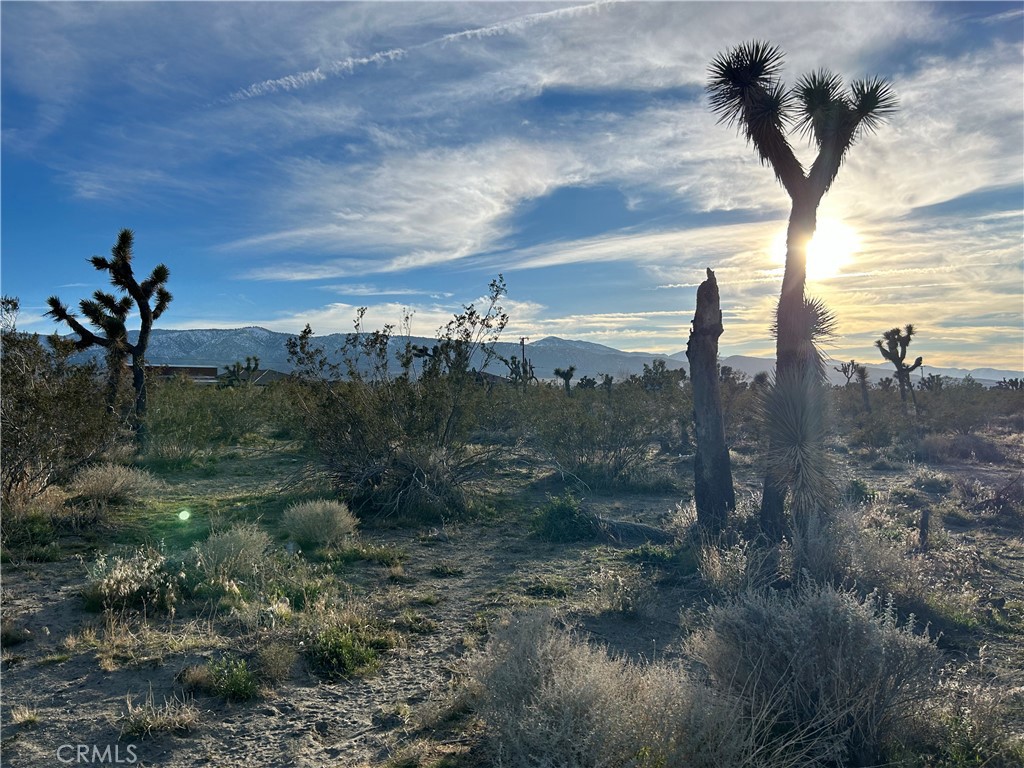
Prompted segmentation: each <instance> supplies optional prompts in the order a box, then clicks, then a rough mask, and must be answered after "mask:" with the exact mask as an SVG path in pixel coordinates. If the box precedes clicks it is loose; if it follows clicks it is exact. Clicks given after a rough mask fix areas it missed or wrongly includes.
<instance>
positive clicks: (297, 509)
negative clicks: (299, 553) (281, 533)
mask: <svg viewBox="0 0 1024 768" xmlns="http://www.w3.org/2000/svg"><path fill="white" fill-rule="evenodd" d="M358 524H359V521H358V520H356V517H355V515H353V514H352V513H351V512H349V510H348V507H347V506H346V505H345V504H344V503H343V502H340V501H331V500H328V499H317V500H315V501H303V502H299V503H298V504H292V505H291V506H290V507H288V508H287V509H286V510H285V511H284V518H283V520H282V525H283V526H284V529H285V530H286V531H288V535H289V536H290V537H291V538H292V539H294V540H295V541H297V542H298V543H299V544H301V545H303V546H316V547H325V546H331V545H334V544H339V543H341V542H342V541H343V540H344V539H345V538H347V537H348V536H351V535H352V534H354V533H355V532H356V527H357V526H358Z"/></svg>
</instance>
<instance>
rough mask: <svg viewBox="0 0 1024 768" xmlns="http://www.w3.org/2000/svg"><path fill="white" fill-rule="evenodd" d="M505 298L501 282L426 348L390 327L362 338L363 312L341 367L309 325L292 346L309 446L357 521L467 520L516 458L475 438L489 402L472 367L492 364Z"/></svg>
mask: <svg viewBox="0 0 1024 768" xmlns="http://www.w3.org/2000/svg"><path fill="white" fill-rule="evenodd" d="M504 292H505V287H504V283H503V282H502V281H501V280H500V278H499V280H496V281H494V282H492V283H491V293H490V301H489V304H488V306H487V307H486V309H484V310H483V311H482V312H481V311H479V310H477V309H476V308H475V307H474V306H472V305H470V306H468V307H466V309H465V310H464V311H463V312H462V313H461V314H459V315H457V316H456V317H455V318H453V319H452V320H451V321H450V322H449V323H448V324H447V325H446V326H444V327H443V328H441V329H440V330H439V331H438V340H437V344H436V345H434V346H433V347H432V348H430V349H427V348H420V347H416V346H414V345H413V344H412V343H411V342H410V341H409V340H408V338H407V339H406V341H405V344H404V345H402V344H400V343H398V340H397V339H396V338H395V337H394V328H393V327H392V326H385V328H384V329H382V330H378V331H374V332H372V333H365V332H363V330H362V328H361V322H362V315H363V311H362V310H361V311H360V313H359V315H358V316H357V319H356V327H355V331H354V333H351V334H348V335H347V336H346V341H345V344H344V345H343V347H342V348H341V350H340V351H339V352H338V353H337V355H336V356H335V358H339V357H340V360H341V362H340V363H335V362H332V361H331V358H329V356H328V354H327V353H326V352H325V351H324V350H323V349H320V348H317V347H316V346H315V345H314V344H313V342H312V335H313V332H312V330H311V329H310V328H309V327H308V326H307V327H306V329H305V330H304V331H303V332H302V334H300V335H299V336H298V337H297V338H294V339H290V340H289V342H288V349H289V356H290V359H291V360H292V362H293V363H294V364H295V366H296V368H297V381H296V382H295V383H294V385H293V387H292V390H291V391H292V392H293V393H294V394H295V399H296V407H297V410H298V411H299V413H300V418H301V420H302V424H303V432H304V436H305V441H306V443H307V445H308V446H309V447H310V448H311V449H312V451H313V453H314V454H315V456H316V461H317V463H318V464H319V465H320V467H321V468H322V469H323V471H324V472H325V473H326V474H327V475H328V476H329V477H330V478H331V480H332V481H333V483H334V485H335V487H336V489H337V490H338V491H339V493H341V494H342V495H343V496H344V497H345V498H346V499H347V501H348V502H349V506H350V508H351V509H352V510H353V511H354V512H356V513H357V514H358V515H360V516H362V515H364V514H374V515H381V516H396V517H399V518H406V519H412V520H425V519H433V520H436V519H438V518H441V519H445V518H449V517H452V516H457V515H460V514H464V513H465V512H467V511H468V510H469V508H470V507H471V506H472V503H473V501H474V499H475V498H476V497H477V495H478V494H479V492H480V491H481V489H482V487H483V483H484V482H485V481H488V480H492V479H493V478H494V476H495V474H496V473H497V472H499V471H500V470H501V468H502V467H503V466H505V465H506V464H507V463H508V461H509V460H510V459H511V458H513V456H514V454H515V450H514V448H512V447H509V446H507V445H501V446H495V445H490V446H482V445H480V444H477V443H475V442H473V439H472V438H473V435H474V433H475V431H476V429H477V427H478V425H479V423H480V421H481V418H482V417H481V413H483V412H485V411H487V409H488V407H489V402H490V396H489V394H488V391H487V387H486V386H485V385H484V384H483V383H482V381H481V379H480V377H479V376H478V374H477V372H476V371H475V370H472V369H471V365H474V364H475V365H479V366H480V369H481V370H483V369H484V368H485V367H486V366H487V364H488V363H489V362H491V361H492V360H493V359H494V357H495V355H494V343H495V342H496V341H497V339H498V336H499V334H500V332H501V330H502V329H503V328H504V326H505V323H506V321H507V316H506V315H505V314H504V313H502V311H501V307H500V306H499V304H498V302H499V300H500V298H501V296H502V295H504ZM406 320H408V318H407V319H406ZM396 348H397V349H398V352H397V354H396V352H395V350H396Z"/></svg>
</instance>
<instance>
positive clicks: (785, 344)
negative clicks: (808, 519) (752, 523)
mask: <svg viewBox="0 0 1024 768" xmlns="http://www.w3.org/2000/svg"><path fill="white" fill-rule="evenodd" d="M782 61H783V54H782V51H781V50H780V49H779V48H777V47H776V46H773V45H770V44H768V43H766V42H758V41H754V42H749V43H743V44H741V45H739V46H737V47H735V48H733V49H731V50H729V51H726V52H725V53H723V54H720V55H719V56H718V57H717V58H715V59H714V61H712V62H711V66H710V68H709V79H708V84H707V91H708V95H709V100H710V104H711V109H712V110H713V111H714V112H715V113H716V114H717V115H718V116H719V121H720V122H723V123H725V124H727V125H736V126H738V127H739V128H740V130H741V131H742V132H743V133H744V135H745V137H746V139H747V141H749V142H750V143H751V144H753V145H754V148H755V150H756V151H757V154H758V156H759V157H760V158H761V162H762V163H763V164H765V165H770V166H771V168H772V170H773V171H774V173H775V177H776V178H777V179H778V181H779V183H780V184H782V186H783V187H784V188H785V190H786V192H787V193H788V195H789V197H790V200H791V203H792V207H791V209H790V216H789V229H788V232H787V235H786V268H785V272H784V275H783V279H782V291H781V295H780V297H779V304H778V310H777V315H776V323H775V331H776V374H775V383H776V386H785V387H791V388H794V389H801V388H805V387H806V386H807V385H805V384H804V382H803V381H802V379H804V378H806V377H819V378H820V377H823V374H824V371H823V370H822V368H821V361H820V358H819V356H818V354H817V350H816V349H815V348H814V344H813V340H814V336H815V332H816V330H817V329H819V328H820V327H821V326H822V324H823V323H822V321H823V320H824V318H823V312H824V306H823V305H822V304H821V303H820V302H814V301H810V300H808V299H807V297H806V296H805V295H804V286H805V283H806V280H807V243H808V242H809V241H810V239H811V237H812V236H813V235H814V231H815V229H816V227H817V211H818V205H819V203H820V202H821V199H822V198H823V197H824V195H825V193H826V192H827V191H828V190H829V188H830V187H831V186H832V183H833V182H834V181H835V178H836V175H837V174H838V173H839V168H840V166H841V165H842V163H843V160H844V159H845V157H846V153H847V152H848V151H849V149H850V147H851V146H853V144H854V143H855V142H856V141H857V139H858V138H859V137H860V136H861V135H862V134H864V133H866V132H870V131H872V130H874V129H875V128H877V127H878V126H879V124H880V123H881V122H883V121H884V120H885V118H886V117H887V116H888V115H889V114H890V113H892V111H893V110H894V109H895V108H896V99H895V97H894V95H893V93H892V90H891V86H890V84H889V83H888V82H887V81H885V80H883V79H881V78H877V77H875V78H871V79H867V80H856V81H854V82H852V83H851V84H850V88H849V90H848V91H846V90H844V88H843V83H842V79H841V78H840V77H839V76H838V75H834V74H832V73H831V72H829V71H827V70H825V69H820V70H817V71H815V72H811V73H809V74H807V75H804V76H803V77H801V78H800V79H799V80H798V81H797V83H796V86H795V87H793V88H792V89H788V88H787V87H786V86H785V85H784V84H783V83H782V81H781V80H780V79H779V71H780V69H781V66H782ZM791 127H795V128H797V129H799V130H800V131H801V132H803V133H804V134H806V135H807V136H808V137H809V138H810V140H811V141H812V142H813V144H814V145H815V147H816V148H817V150H818V154H817V157H816V158H815V159H814V162H813V163H812V164H811V167H810V169H809V170H807V171H805V170H804V168H803V166H802V165H801V163H800V161H799V160H798V159H797V157H796V155H795V154H794V152H793V149H792V147H791V146H790V143H789V140H788V138H787V136H786V134H787V132H788V131H789V129H790V128H791ZM811 400H812V402H817V401H819V400H820V398H816V397H815V398H811ZM804 407H811V403H807V404H805V406H804ZM772 450H775V448H774V446H772V447H771V448H770V452H771V451H772ZM770 464H771V462H770ZM786 490H787V483H786V482H785V481H784V479H783V478H782V477H781V476H779V475H775V474H773V473H772V472H771V471H769V473H768V476H767V477H766V478H765V488H764V496H763V501H762V507H761V519H762V524H763V525H764V527H765V528H766V529H769V530H774V531H776V532H777V533H781V532H782V519H783V518H782V515H783V511H782V510H783V500H784V496H785V492H786Z"/></svg>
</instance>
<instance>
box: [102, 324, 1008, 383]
mask: <svg viewBox="0 0 1024 768" xmlns="http://www.w3.org/2000/svg"><path fill="white" fill-rule="evenodd" d="M131 336H132V341H134V339H135V333H134V332H133V333H132V334H131ZM290 336H291V334H287V333H277V332H275V331H269V330H267V329H266V328H260V327H257V326H248V327H246V328H232V329H201V330H200V329H197V330H181V331H178V330H163V329H154V330H153V332H152V336H151V337H150V342H149V350H148V353H147V356H146V357H147V361H148V362H149V363H150V364H151V365H191V366H216V367H218V368H221V369H223V368H224V367H225V366H227V365H231V364H232V363H235V362H237V361H244V360H245V358H246V357H258V358H259V360H260V367H261V368H269V369H273V370H278V371H283V372H289V371H291V370H293V368H294V366H293V365H292V364H291V363H290V362H289V361H288V352H287V349H286V347H285V341H286V340H287V339H288V338H289V337H290ZM313 339H314V343H315V344H316V345H317V346H320V347H322V348H323V349H324V350H325V351H326V352H327V353H328V357H329V358H330V359H331V360H332V361H335V362H336V361H338V360H339V356H338V355H337V350H339V349H340V348H341V346H342V345H343V344H344V342H345V334H341V333H335V334H330V335H326V336H315V337H313ZM410 341H411V342H412V343H413V344H419V345H424V346H427V347H429V346H432V345H433V344H434V343H436V341H435V339H430V338H420V337H412V338H411V339H410ZM404 343H405V337H404V336H403V337H400V338H399V337H395V338H393V339H392V346H393V347H395V348H396V350H397V347H398V345H399V344H401V345H404ZM495 351H496V352H497V353H498V355H500V356H501V357H503V358H505V359H511V357H513V356H516V357H518V356H519V355H520V345H519V344H517V343H512V342H499V343H498V344H496V345H495ZM82 355H83V356H86V357H95V358H97V359H101V358H102V350H100V349H99V348H96V347H93V348H91V349H89V350H86V351H85V352H83V353H82ZM526 356H527V359H529V360H530V362H531V363H533V366H534V372H535V373H536V375H537V377H538V378H540V379H554V378H555V374H554V369H555V368H568V367H569V366H575V368H576V377H577V378H580V377H582V376H593V377H595V378H597V377H599V375H600V374H605V373H608V374H611V375H612V376H614V377H615V379H616V380H622V379H624V378H627V377H628V376H630V375H631V374H640V373H642V372H643V368H644V365H645V364H646V365H651V364H652V363H653V361H655V360H664V361H665V363H666V364H667V365H668V367H669V368H670V369H676V368H689V365H688V364H687V361H686V352H685V350H682V351H679V352H676V353H674V354H671V355H661V354H652V353H650V352H624V351H622V350H619V349H614V348H613V347H607V346H604V345H603V344H595V343H593V342H589V341H572V340H567V339H561V338H558V337H557V336H548V337H546V338H543V339H540V340H538V341H534V342H530V343H529V344H527V345H526ZM721 364H722V365H728V366H730V367H732V368H733V370H735V371H738V372H741V373H743V374H745V375H746V376H748V377H753V376H754V375H755V374H757V373H759V372H760V371H771V370H772V368H773V366H774V361H773V360H771V359H768V358H758V357H747V356H744V355H729V356H727V357H724V358H722V359H721ZM838 364H839V363H838V362H836V363H834V365H838ZM867 369H868V375H869V378H870V380H871V381H877V380H878V379H880V378H882V377H885V376H889V377H891V376H892V375H893V369H892V367H891V366H889V365H888V364H885V365H882V364H879V365H867ZM488 371H489V372H491V373H494V374H497V375H504V374H506V373H507V368H506V367H505V365H504V364H503V363H502V362H501V361H500V360H495V361H493V362H492V363H491V364H490V366H489V367H488ZM921 371H922V373H924V374H932V373H935V374H939V375H940V376H949V377H952V378H957V379H959V378H963V377H965V376H967V375H970V376H972V377H973V378H974V379H976V380H977V381H979V382H981V383H983V384H985V385H987V386H992V385H994V384H995V383H996V382H998V381H1001V380H1002V379H1004V378H1017V377H1021V376H1022V375H1024V374H1022V373H1021V372H1020V371H1010V370H1000V369H995V368H974V369H971V370H966V369H963V368H933V367H931V366H927V365H926V366H924V367H923V368H922V369H921ZM916 376H917V374H915V377H916ZM829 378H830V380H831V381H832V383H833V384H842V383H845V381H846V380H845V378H844V377H843V376H842V374H840V373H838V372H837V371H834V370H832V366H831V365H830V366H829Z"/></svg>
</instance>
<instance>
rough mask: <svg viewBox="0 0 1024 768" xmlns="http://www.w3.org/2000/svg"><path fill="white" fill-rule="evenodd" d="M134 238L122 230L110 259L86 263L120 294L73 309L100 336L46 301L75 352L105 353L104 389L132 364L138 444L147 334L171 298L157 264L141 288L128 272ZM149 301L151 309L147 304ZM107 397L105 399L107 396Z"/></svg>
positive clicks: (56, 302)
mask: <svg viewBox="0 0 1024 768" xmlns="http://www.w3.org/2000/svg"><path fill="white" fill-rule="evenodd" d="M133 240H134V234H133V233H132V231H131V230H130V229H122V230H121V232H120V233H119V234H118V236H117V243H116V244H115V245H114V247H113V248H111V250H110V253H111V258H109V259H107V258H104V257H103V256H93V257H92V258H91V259H90V261H91V262H92V265H93V266H94V267H95V268H96V269H97V270H98V271H100V272H104V271H106V272H108V273H110V284H111V285H113V286H114V287H115V288H117V289H118V290H119V291H121V292H122V293H124V294H126V295H124V296H122V297H121V298H120V299H118V298H117V297H115V296H114V295H113V294H112V293H105V292H104V291H96V292H95V293H94V294H93V297H92V299H83V300H82V301H81V302H79V305H78V306H79V308H80V309H81V311H82V314H83V315H85V317H86V318H87V319H88V321H89V322H90V323H91V324H92V325H93V326H94V327H96V328H97V329H98V330H99V331H101V332H102V335H98V334H96V333H93V332H92V331H90V330H89V329H88V328H86V327H85V326H84V325H82V323H80V322H79V321H78V318H77V317H76V316H75V315H74V314H72V313H71V312H69V311H68V308H67V306H66V305H65V304H64V303H63V302H61V300H60V299H59V298H57V297H56V296H51V297H50V298H49V299H47V304H49V305H50V311H49V312H47V313H46V314H48V315H49V316H50V317H52V318H53V319H54V320H57V321H58V322H62V323H66V324H67V325H68V327H70V328H71V330H72V331H74V332H75V333H76V334H77V335H78V341H76V342H75V347H76V348H77V349H80V350H81V349H87V348H89V347H92V346H99V347H103V348H104V349H105V350H106V351H107V363H108V365H110V366H111V374H110V376H111V379H110V382H111V384H110V386H115V385H114V381H115V379H114V377H115V376H118V375H120V368H121V366H122V365H123V363H124V359H125V358H126V357H127V356H128V355H131V358H132V385H133V387H134V389H135V426H136V430H137V433H138V435H139V438H140V440H143V439H144V437H145V435H144V424H143V418H144V417H145V415H146V348H147V347H148V346H149V336H150V332H151V331H152V329H153V321H155V320H157V319H158V318H159V317H160V316H161V315H162V314H163V313H164V310H165V309H167V305H168V304H170V303H171V299H172V296H171V294H170V292H169V291H168V290H167V288H166V287H165V284H166V283H167V280H168V278H170V276H171V273H170V270H169V269H167V267H166V266H165V265H163V264H157V265H156V267H154V268H153V271H152V273H150V275H149V277H147V278H146V279H145V280H143V281H142V282H141V283H140V282H139V281H138V280H137V279H136V278H135V274H134V272H133V271H132V255H133V254H132V243H133ZM154 299H155V303H152V304H151V302H152V301H153V300H154ZM133 305H134V306H135V307H137V309H138V312H139V322H140V329H139V336H138V339H137V340H136V341H135V343H134V344H132V343H131V342H130V341H129V340H128V332H127V330H126V327H125V322H126V320H127V319H128V313H129V312H130V311H131V308H132V306H133ZM108 396H109V395H108Z"/></svg>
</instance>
